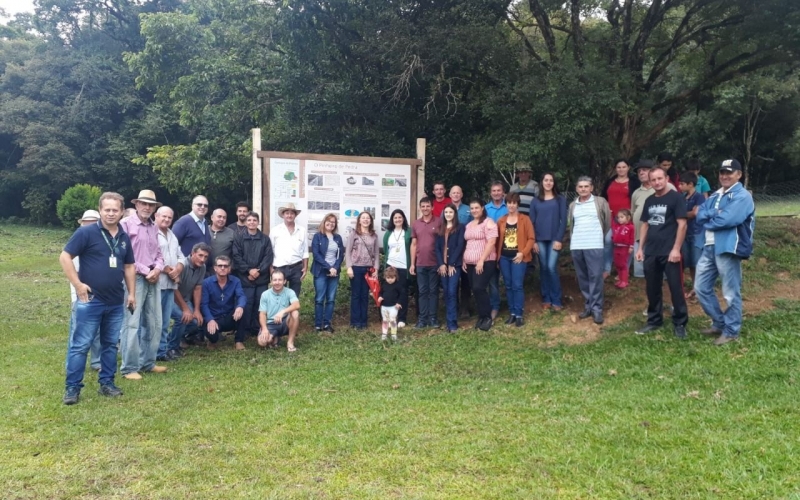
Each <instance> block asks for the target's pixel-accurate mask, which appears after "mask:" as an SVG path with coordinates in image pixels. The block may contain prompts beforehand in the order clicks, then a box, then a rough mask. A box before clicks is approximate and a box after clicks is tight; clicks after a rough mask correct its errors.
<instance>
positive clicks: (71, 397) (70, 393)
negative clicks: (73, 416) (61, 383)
mask: <svg viewBox="0 0 800 500" xmlns="http://www.w3.org/2000/svg"><path fill="white" fill-rule="evenodd" d="M80 398H81V388H80V387H67V390H65V391H64V398H63V399H62V400H61V401H63V402H64V404H65V405H74V404H78V400H79V399H80Z"/></svg>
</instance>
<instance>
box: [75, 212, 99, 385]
mask: <svg viewBox="0 0 800 500" xmlns="http://www.w3.org/2000/svg"><path fill="white" fill-rule="evenodd" d="M98 220H100V212H98V211H97V210H87V211H85V212H83V217H81V218H80V219H78V224H80V225H81V227H83V226H88V225H90V224H96V223H97V221H98ZM72 263H73V264H74V265H75V271H77V272H80V270H81V259H80V257H75V258H74V259H72ZM69 295H70V299H71V301H70V311H72V313H71V314H70V317H69V339H68V340H67V350H69V346H70V345H72V332H73V331H74V330H75V303H76V302H77V301H78V294H77V293H75V287H74V286H72V283H70V284H69ZM98 333H99V332H95V335H94V340H92V349H91V352H92V357H91V360H90V361H89V364H90V365H91V367H92V370H95V371H98V370H100V336H99V335H98Z"/></svg>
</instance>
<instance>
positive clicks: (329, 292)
mask: <svg viewBox="0 0 800 500" xmlns="http://www.w3.org/2000/svg"><path fill="white" fill-rule="evenodd" d="M338 227H339V221H338V220H337V219H336V215H335V214H328V215H326V216H325V218H324V219H322V223H321V224H320V225H319V230H318V231H317V234H315V235H314V238H313V239H312V240H311V251H312V254H313V256H314V262H313V263H312V264H311V274H312V275H313V276H314V291H315V292H316V296H315V298H314V327H315V328H316V329H317V330H325V331H328V332H331V333H333V327H332V326H331V319H332V318H333V306H334V305H335V304H336V291H337V290H338V289H339V270H340V269H341V267H342V260H343V259H344V242H343V241H342V237H341V236H339V234H337V232H336V230H337V229H338Z"/></svg>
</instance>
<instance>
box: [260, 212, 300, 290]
mask: <svg viewBox="0 0 800 500" xmlns="http://www.w3.org/2000/svg"><path fill="white" fill-rule="evenodd" d="M299 214H300V210H298V209H297V207H295V206H294V203H287V204H286V205H284V206H282V207H280V208H279V209H278V217H280V218H281V219H283V222H282V223H281V224H278V225H277V226H275V227H273V228H272V230H271V231H270V232H269V239H270V241H271V242H272V251H273V255H274V259H273V261H272V266H273V268H275V269H280V270H281V271H283V276H284V277H285V278H286V281H288V282H289V288H291V289H292V290H294V293H295V295H297V296H298V297H299V296H300V284H301V283H302V282H303V278H305V276H306V272H307V271H308V238H307V236H306V229H305V228H304V227H301V226H299V225H297V224H295V218H296V217H297V216H298V215H299Z"/></svg>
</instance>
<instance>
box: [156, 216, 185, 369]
mask: <svg viewBox="0 0 800 500" xmlns="http://www.w3.org/2000/svg"><path fill="white" fill-rule="evenodd" d="M173 214H174V212H173V211H172V209H171V208H169V207H166V206H163V207H160V208H159V209H158V210H157V211H156V227H158V245H159V247H160V248H161V255H162V256H163V257H164V272H162V273H161V274H160V275H159V276H158V288H159V290H160V291H161V340H160V341H159V344H158V354H157V355H156V360H158V361H172V360H173V359H175V358H174V357H173V356H171V355H170V354H168V351H169V345H168V341H169V320H170V318H171V317H172V308H173V306H174V305H175V291H176V290H177V289H178V284H179V283H180V277H181V273H182V272H183V266H184V260H185V258H184V256H183V252H181V248H180V246H179V245H178V239H177V238H175V235H174V234H173V233H172V230H171V229H170V228H169V227H170V226H171V225H172V217H173Z"/></svg>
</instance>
